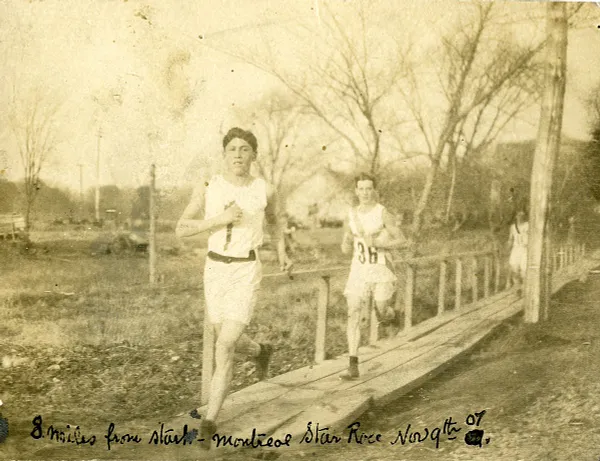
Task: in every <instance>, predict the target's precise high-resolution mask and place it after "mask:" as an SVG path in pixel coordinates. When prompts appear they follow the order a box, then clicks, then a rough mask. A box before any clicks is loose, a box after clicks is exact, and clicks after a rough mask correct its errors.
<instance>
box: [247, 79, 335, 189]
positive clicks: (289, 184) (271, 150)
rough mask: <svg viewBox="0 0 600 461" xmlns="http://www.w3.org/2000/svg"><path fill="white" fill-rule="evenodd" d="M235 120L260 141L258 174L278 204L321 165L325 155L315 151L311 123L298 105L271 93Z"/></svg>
mask: <svg viewBox="0 0 600 461" xmlns="http://www.w3.org/2000/svg"><path fill="white" fill-rule="evenodd" d="M238 116H239V117H240V118H241V119H242V120H243V121H244V123H245V124H246V125H250V126H252V129H253V130H254V131H255V133H256V134H257V135H258V137H259V138H260V139H261V140H262V141H263V143H262V145H261V146H259V155H258V158H257V162H256V163H257V166H258V170H259V173H260V174H261V176H263V177H264V178H265V179H266V180H267V181H269V182H270V183H271V184H272V185H273V187H275V189H277V191H278V192H279V193H280V195H281V197H282V200H285V197H287V195H288V194H289V193H291V192H293V190H294V189H295V188H296V187H297V186H298V185H299V184H301V183H302V181H304V180H305V179H307V178H308V177H309V176H311V175H312V174H313V173H314V172H315V171H316V170H317V169H318V168H319V167H321V166H322V164H323V163H324V161H325V159H326V157H327V153H326V151H323V150H321V149H318V148H315V143H314V142H311V141H312V136H311V135H309V134H308V133H314V130H313V129H312V128H314V127H311V119H310V117H308V116H307V114H306V113H305V112H304V108H303V107H302V104H301V102H300V101H298V100H297V99H295V98H294V97H290V96H289V95H287V94H285V93H282V92H276V91H275V92H271V93H268V94H267V95H266V96H264V97H263V98H262V99H261V100H259V101H257V102H256V103H254V104H252V105H251V106H249V107H247V108H242V109H241V110H238Z"/></svg>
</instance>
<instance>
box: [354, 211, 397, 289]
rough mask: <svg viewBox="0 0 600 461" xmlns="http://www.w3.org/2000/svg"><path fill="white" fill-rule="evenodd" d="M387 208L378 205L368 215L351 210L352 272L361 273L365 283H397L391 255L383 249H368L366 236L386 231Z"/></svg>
mask: <svg viewBox="0 0 600 461" xmlns="http://www.w3.org/2000/svg"><path fill="white" fill-rule="evenodd" d="M384 210H385V208H384V206H383V205H381V204H379V203H378V204H376V205H375V206H374V207H373V208H372V209H371V210H369V211H368V212H366V213H361V212H360V211H358V207H356V208H351V209H350V214H349V219H348V223H349V226H350V231H351V232H352V234H353V235H354V254H353V257H352V267H351V270H352V272H356V271H360V272H361V273H362V276H361V277H363V278H365V279H366V280H365V281H368V282H389V281H395V280H396V276H395V275H394V273H393V272H392V270H391V269H390V265H391V255H390V254H389V252H388V251H387V250H385V249H382V248H376V247H367V245H366V243H365V239H364V238H363V236H364V235H368V234H370V235H376V234H378V233H380V232H381V231H383V230H384V228H385V226H384V223H383V212H384Z"/></svg>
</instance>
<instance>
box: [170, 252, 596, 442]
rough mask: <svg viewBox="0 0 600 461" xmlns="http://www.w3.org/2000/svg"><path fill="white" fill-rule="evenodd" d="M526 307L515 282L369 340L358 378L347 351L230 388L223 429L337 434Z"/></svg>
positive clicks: (570, 271)
mask: <svg viewBox="0 0 600 461" xmlns="http://www.w3.org/2000/svg"><path fill="white" fill-rule="evenodd" d="M597 257H598V255H595V257H588V258H586V259H584V260H580V261H578V262H576V263H575V264H573V265H571V266H568V267H565V268H564V269H562V270H561V271H559V272H557V273H555V274H554V275H553V283H552V286H553V292H556V291H558V290H559V289H560V288H561V287H562V286H564V285H565V284H566V283H568V282H570V281H573V280H577V279H579V278H581V277H582V276H584V274H587V272H588V271H589V270H590V269H591V268H593V267H596V266H597V265H598V264H599V261H598V259H597ZM522 309H523V300H522V298H520V297H519V296H518V294H517V292H516V290H514V289H511V290H507V291H503V292H500V293H497V294H496V295H493V296H490V297H488V298H485V299H483V300H481V301H479V302H476V303H474V304H471V305H470V306H464V307H463V308H462V309H461V310H460V311H459V312H454V311H448V312H445V313H443V314H441V315H439V316H437V317H435V318H433V319H431V320H429V321H426V322H423V323H421V324H418V325H416V326H414V327H412V328H410V329H409V330H408V331H407V332H402V333H401V334H400V335H399V336H397V337H394V338H392V339H386V340H381V341H379V342H378V343H376V345H374V346H369V347H363V348H361V351H360V361H361V363H360V365H359V368H360V372H361V377H360V378H359V379H358V380H356V381H351V382H347V381H342V380H340V379H339V373H340V372H342V371H343V370H345V368H346V366H347V357H339V358H337V359H334V360H326V361H324V362H323V363H321V364H318V365H314V366H310V367H305V368H302V369H298V370H295V371H292V372H289V373H286V374H283V375H280V376H276V377H273V378H271V379H269V380H267V381H263V382H260V383H257V384H254V385H252V386H249V387H247V388H245V389H242V390H240V391H238V392H236V393H233V394H231V395H230V396H228V398H227V400H226V402H225V404H224V406H223V410H222V412H221V414H220V417H219V421H218V423H219V424H218V432H219V433H220V434H224V435H227V436H229V435H231V436H232V437H233V439H235V438H238V437H239V438H243V439H246V438H250V437H251V435H252V430H253V429H256V432H257V434H267V435H271V436H273V437H274V438H278V439H281V440H283V439H284V438H285V435H286V434H291V435H292V439H293V441H294V444H296V445H297V442H299V440H300V439H301V438H302V436H303V435H304V434H305V433H306V431H307V424H308V423H310V422H312V424H313V427H314V425H315V424H316V423H318V424H319V426H320V427H321V428H323V427H329V428H330V429H331V430H334V429H338V431H337V432H336V433H338V434H339V433H340V429H344V428H346V426H347V425H348V424H351V423H352V422H354V421H356V419H357V418H358V417H359V416H360V415H361V414H363V413H364V412H365V411H366V410H367V409H369V408H370V407H372V406H381V405H386V404H388V403H390V402H392V401H394V400H395V399H397V398H398V397H400V396H401V395H402V394H404V393H407V392H408V391H410V390H412V389H414V388H416V387H418V386H420V385H421V384H422V383H423V382H425V381H426V380H428V379H430V378H431V377H433V376H434V375H435V374H437V373H440V372H441V371H443V370H444V369H445V368H446V367H448V366H450V365H451V364H452V362H453V360H455V359H456V358H458V357H460V356H461V355H462V354H464V353H466V352H468V351H469V350H470V349H471V348H472V347H473V346H475V345H476V344H477V343H478V342H479V341H481V340H482V339H483V338H485V337H486V336H488V335H489V334H490V333H492V332H493V331H494V329H495V328H496V327H498V326H499V325H500V324H501V323H502V322H504V321H505V320H507V319H509V318H511V317H513V316H515V315H516V314H518V313H520V312H521V311H522ZM184 424H188V425H189V426H191V427H194V426H197V424H198V422H197V421H195V420H193V419H191V418H189V417H188V416H187V415H180V416H178V417H177V418H175V419H174V420H172V421H170V422H169V427H179V428H181V427H182V426H183V425H184ZM266 438H267V437H263V439H266ZM219 450H222V449H221V448H217V449H215V450H214V451H216V452H218V451H219Z"/></svg>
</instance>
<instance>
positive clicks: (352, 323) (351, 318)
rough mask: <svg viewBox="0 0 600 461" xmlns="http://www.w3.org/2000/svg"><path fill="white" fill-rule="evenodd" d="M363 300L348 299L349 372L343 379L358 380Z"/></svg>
mask: <svg viewBox="0 0 600 461" xmlns="http://www.w3.org/2000/svg"><path fill="white" fill-rule="evenodd" d="M361 307H362V300H361V299H360V298H357V297H348V324H347V326H346V336H347V338H348V355H349V366H348V370H347V371H346V372H344V373H342V374H341V375H340V378H341V379H346V380H350V379H356V378H358V376H359V373H358V347H359V345H360V320H361Z"/></svg>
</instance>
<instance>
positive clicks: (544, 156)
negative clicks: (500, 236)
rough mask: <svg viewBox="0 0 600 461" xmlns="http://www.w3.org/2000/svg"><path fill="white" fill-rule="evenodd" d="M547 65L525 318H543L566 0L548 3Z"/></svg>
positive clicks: (561, 95) (563, 74) (562, 86)
mask: <svg viewBox="0 0 600 461" xmlns="http://www.w3.org/2000/svg"><path fill="white" fill-rule="evenodd" d="M546 30H547V35H548V42H547V49H546V53H547V54H546V56H547V58H546V59H547V64H546V65H547V68H546V78H545V82H544V83H545V84H544V93H543V96H542V110H541V116H540V125H539V130H538V135H537V145H536V149H535V156H534V159H533V169H532V172H531V194H530V202H529V203H530V216H529V226H530V228H529V229H530V230H529V247H528V257H527V275H526V278H525V290H524V294H525V321H526V322H528V323H537V322H538V321H539V319H540V295H541V291H542V288H543V287H544V281H542V277H543V276H544V275H545V270H543V268H542V266H543V262H544V258H543V250H544V234H545V231H546V222H547V214H548V204H549V199H550V190H551V187H552V172H553V169H554V164H555V162H556V158H557V157H558V151H559V147H560V134H561V129H562V118H563V105H564V95H565V83H566V64H567V16H566V7H565V4H564V3H563V2H557V3H555V2H549V3H548V4H547V16H546Z"/></svg>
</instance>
